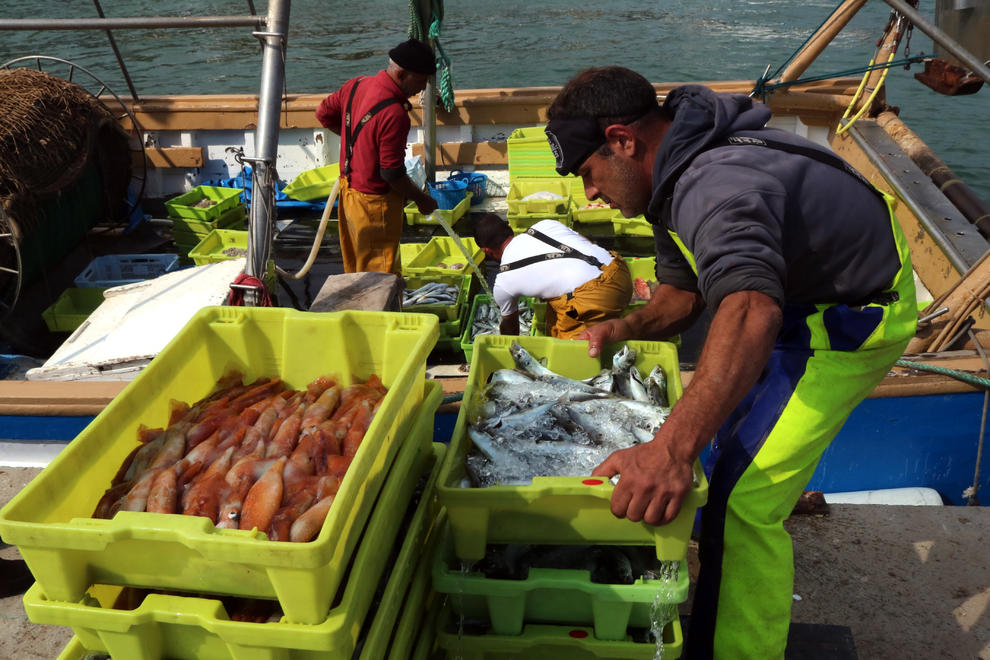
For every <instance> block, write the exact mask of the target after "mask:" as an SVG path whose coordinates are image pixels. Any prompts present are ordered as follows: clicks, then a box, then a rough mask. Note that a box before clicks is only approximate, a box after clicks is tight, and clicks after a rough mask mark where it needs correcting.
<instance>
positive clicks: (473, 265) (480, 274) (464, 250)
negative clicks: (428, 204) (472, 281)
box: [429, 211, 495, 300]
mask: <svg viewBox="0 0 990 660" xmlns="http://www.w3.org/2000/svg"><path fill="white" fill-rule="evenodd" d="M429 217H430V219H431V220H436V221H437V222H438V223H439V224H440V226H441V227H443V228H444V230H445V231H446V232H447V234H448V235H449V236H450V237H451V238H452V239H453V240H454V245H456V246H457V247H458V249H460V251H461V252H462V253H463V254H464V258H465V259H466V260H467V263H468V265H469V268H471V270H472V271H473V272H474V274H475V277H477V278H478V279H479V280H481V286H482V288H483V289H484V290H485V293H487V294H488V296H489V298H490V299H491V300H494V299H495V296H493V295H492V290H491V287H489V286H488V280H487V279H486V278H485V273H484V271H482V270H481V267H480V266H479V265H478V264H476V263H475V262H474V257H473V256H472V255H471V252H470V250H468V249H467V247H465V245H464V243H461V237H460V236H458V235H457V234H456V233H455V232H454V229H453V227H451V226H450V223H449V222H447V220H446V218H444V217H443V214H442V213H437V212H436V211H434V212H433V213H431V214H430V216H429Z"/></svg>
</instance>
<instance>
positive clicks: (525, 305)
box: [460, 293, 547, 363]
mask: <svg viewBox="0 0 990 660" xmlns="http://www.w3.org/2000/svg"><path fill="white" fill-rule="evenodd" d="M493 305H494V303H493V302H492V299H491V296H489V295H488V294H485V293H479V294H477V295H476V296H474V300H472V302H471V311H470V312H469V313H468V315H467V317H466V319H465V323H464V332H463V333H462V334H461V338H460V341H461V350H462V351H463V352H464V359H465V360H467V362H468V363H470V362H471V358H472V356H473V355H474V340H475V335H474V322H475V320H477V318H478V315H479V314H481V313H483V312H484V308H485V307H486V306H493ZM546 309H547V304H546V303H545V302H543V301H541V300H539V299H537V298H530V297H528V296H522V297H521V298H519V314H520V327H519V334H521V335H532V336H534V337H541V336H545V334H546V333H545V332H544V328H543V326H544V324H545V322H546ZM529 310H532V314H531V315H530V319H531V320H530V325H529V327H528V328H527V327H524V326H523V323H522V318H521V317H522V315H523V314H528V313H529ZM492 313H494V312H492ZM498 316H499V318H501V315H500V314H499V315H498Z"/></svg>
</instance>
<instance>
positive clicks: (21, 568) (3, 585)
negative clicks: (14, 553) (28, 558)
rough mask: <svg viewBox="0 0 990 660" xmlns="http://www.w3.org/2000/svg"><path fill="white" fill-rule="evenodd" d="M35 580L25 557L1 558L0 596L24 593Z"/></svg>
mask: <svg viewBox="0 0 990 660" xmlns="http://www.w3.org/2000/svg"><path fill="white" fill-rule="evenodd" d="M33 582H34V577H33V576H32V575H31V571H29V570H28V567H27V564H26V563H24V560H23V559H0V598H6V597H8V596H16V595H17V594H22V593H24V592H25V591H27V589H28V587H30V586H31V584H32V583H33Z"/></svg>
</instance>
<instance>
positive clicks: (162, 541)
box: [0, 307, 438, 624]
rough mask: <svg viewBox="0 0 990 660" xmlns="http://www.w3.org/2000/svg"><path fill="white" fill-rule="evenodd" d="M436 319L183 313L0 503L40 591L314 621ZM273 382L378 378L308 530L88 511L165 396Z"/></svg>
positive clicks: (399, 431)
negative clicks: (188, 599)
mask: <svg viewBox="0 0 990 660" xmlns="http://www.w3.org/2000/svg"><path fill="white" fill-rule="evenodd" d="M437 334H438V330H437V320H436V318H435V317H433V316H429V315H423V314H397V313H387V312H359V311H347V312H334V313H326V314H316V313H311V312H300V311H296V310H290V309H284V308H249V307H207V308H204V309H202V310H200V311H199V312H197V313H196V315H194V316H193V318H192V319H190V321H189V322H188V323H187V324H186V326H185V327H184V328H183V329H182V330H181V331H180V332H179V334H178V335H176V337H175V338H174V339H173V340H172V341H171V342H170V343H169V344H168V345H167V346H166V347H165V348H164V349H163V350H162V351H161V352H160V353H159V354H158V356H157V357H155V359H154V360H152V362H151V363H150V364H149V365H148V367H147V368H145V369H144V371H142V372H141V374H139V375H138V377H137V378H136V379H134V381H132V382H131V383H130V384H129V385H128V386H127V387H126V388H125V389H124V390H123V391H122V392H121V393H120V394H119V395H118V396H117V397H116V398H115V399H114V400H113V401H112V402H111V403H110V405H108V406H107V407H106V408H105V409H104V410H103V412H101V413H100V414H99V415H98V416H97V417H96V419H95V420H93V422H92V423H91V424H90V425H89V426H87V427H86V429H84V430H83V432H82V433H80V434H79V436H77V437H76V438H75V440H74V441H73V442H71V443H70V444H69V446H68V447H66V449H64V450H62V452H61V453H60V454H59V455H58V456H57V457H56V458H55V460H54V461H52V463H51V464H50V465H49V466H48V467H47V468H45V469H44V470H43V471H42V472H41V473H40V474H39V475H38V476H37V477H35V479H34V480H33V481H31V483H30V484H28V485H27V486H26V487H25V488H24V489H23V490H21V491H20V492H19V493H18V494H17V495H15V496H14V498H13V499H12V500H11V501H10V502H9V503H8V504H7V505H6V506H5V507H4V508H3V509H2V510H0V535H2V536H3V538H4V540H5V541H6V542H7V543H11V544H13V545H16V546H17V547H18V549H19V550H20V553H21V555H22V556H23V557H24V559H25V561H27V564H28V567H29V568H30V569H31V572H32V574H33V575H34V578H35V579H36V580H37V581H38V582H39V583H40V585H41V588H42V589H43V590H44V593H45V594H46V596H48V597H49V598H51V599H54V600H60V601H69V602H74V601H78V600H79V599H80V598H82V596H83V593H84V592H85V591H86V589H88V588H89V586H90V585H91V584H114V585H124V586H135V587H149V588H158V589H169V590H173V589H174V590H180V591H195V592H199V593H212V594H223V595H233V596H247V597H251V598H269V599H277V600H278V601H279V602H280V603H281V605H282V608H283V611H284V612H285V613H286V616H287V617H288V620H289V621H292V622H299V623H311V624H312V623H318V622H320V621H322V620H324V619H325V618H326V614H327V612H328V611H329V608H330V602H331V601H332V600H333V597H334V594H335V593H336V591H337V586H338V584H339V583H340V580H341V578H342V577H343V573H344V569H345V567H346V564H347V559H348V558H349V557H350V553H351V552H352V551H353V548H354V546H355V544H356V542H357V536H358V534H359V533H360V530H361V529H362V528H363V526H364V523H365V521H366V520H367V517H368V514H369V512H370V511H371V507H372V504H373V502H374V500H375V497H376V496H377V494H378V491H379V489H380V488H381V485H382V482H383V481H384V478H385V474H386V472H387V469H388V466H389V465H390V463H391V461H392V459H393V458H394V456H395V451H396V448H397V442H396V440H397V439H398V438H402V437H404V436H405V435H407V434H408V431H409V427H410V423H411V419H412V414H413V412H414V411H415V410H416V408H417V406H418V405H419V404H420V402H421V401H422V400H423V392H424V382H425V380H424V379H425V372H426V357H427V355H428V354H429V352H430V349H431V348H432V347H433V344H434V343H435V342H436V338H437ZM232 368H233V369H238V370H240V371H241V372H243V374H244V376H245V378H246V379H248V380H253V379H255V378H257V377H259V376H278V377H280V378H282V379H283V380H284V381H285V383H286V384H287V385H288V386H289V387H291V388H295V389H301V388H303V387H305V386H306V384H307V383H309V382H311V381H312V380H313V379H314V378H316V377H318V376H320V375H323V374H327V373H336V374H338V375H339V376H340V377H341V379H342V382H344V383H349V382H352V381H354V380H357V379H366V378H368V377H369V376H370V375H371V374H378V375H379V376H380V377H381V379H382V382H383V383H384V384H385V386H386V387H387V388H388V394H387V395H386V396H385V399H384V400H383V402H382V404H381V407H380V409H379V411H378V413H377V414H376V415H375V418H374V420H373V421H372V423H371V426H370V427H369V428H368V431H367V433H366V435H365V438H364V441H363V442H362V444H361V446H360V448H359V449H358V452H357V454H356V455H355V457H354V460H353V462H352V464H351V466H350V469H349V470H348V471H347V476H346V477H345V478H344V480H343V483H342V484H341V487H340V492H339V494H338V497H337V501H336V502H335V504H334V505H333V506H332V507H331V509H330V512H329V514H328V516H327V519H326V522H325V524H324V526H323V529H322V530H321V532H320V534H319V536H318V537H317V538H316V539H314V540H313V541H311V542H309V543H287V542H286V543H276V542H271V541H269V540H268V539H267V538H265V536H264V534H263V533H261V532H253V531H247V530H229V529H217V528H215V527H214V526H213V524H212V523H211V522H210V520H209V519H208V518H202V517H194V516H183V515H175V514H153V513H144V512H141V513H137V512H128V511H121V512H119V513H118V514H117V515H116V516H115V517H114V518H113V519H112V520H99V519H93V518H91V517H90V516H91V515H92V513H93V511H94V509H95V508H96V504H97V502H98V501H99V500H100V498H101V497H102V496H103V493H104V491H105V489H106V488H107V487H108V486H109V485H110V483H111V480H112V479H113V477H114V475H115V474H116V473H117V470H118V468H119V467H120V465H121V464H122V463H123V461H124V459H125V458H126V457H127V455H128V454H129V453H130V452H131V450H132V449H133V448H134V447H135V446H136V445H137V443H138V433H137V432H138V427H139V426H140V425H142V424H144V425H147V426H149V427H157V426H164V425H165V424H166V423H167V421H168V415H169V401H170V400H172V399H178V400H182V401H196V400H199V399H201V398H202V397H204V396H206V395H207V394H208V393H209V392H211V391H212V390H213V388H214V384H215V383H216V381H217V379H218V378H220V376H222V375H223V374H224V373H226V372H227V371H228V370H229V369H232Z"/></svg>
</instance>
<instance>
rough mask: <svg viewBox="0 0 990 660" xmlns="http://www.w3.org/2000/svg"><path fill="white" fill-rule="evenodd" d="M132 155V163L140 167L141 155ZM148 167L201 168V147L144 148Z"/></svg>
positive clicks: (136, 153) (134, 153)
mask: <svg viewBox="0 0 990 660" xmlns="http://www.w3.org/2000/svg"><path fill="white" fill-rule="evenodd" d="M132 153H133V163H134V164H135V165H140V163H141V161H140V158H141V155H140V154H139V153H138V152H132ZM144 153H145V154H146V155H147V156H148V165H149V166H151V167H157V168H166V167H202V166H203V147H145V149H144Z"/></svg>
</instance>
